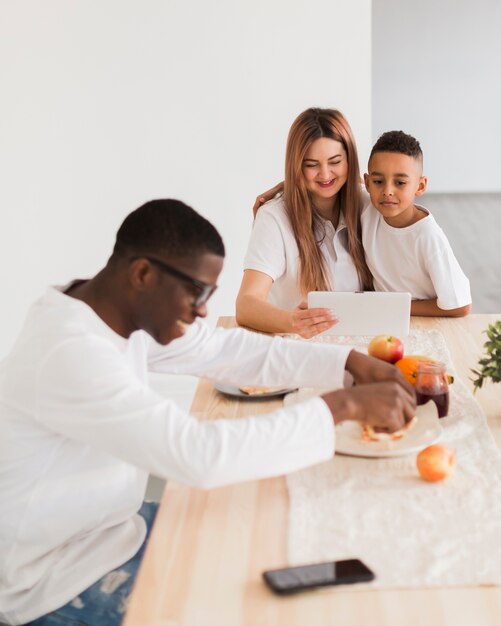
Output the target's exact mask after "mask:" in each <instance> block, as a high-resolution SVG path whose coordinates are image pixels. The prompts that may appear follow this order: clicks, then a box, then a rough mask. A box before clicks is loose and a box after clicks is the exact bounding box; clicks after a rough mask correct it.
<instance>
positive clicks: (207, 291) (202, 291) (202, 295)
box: [131, 256, 217, 307]
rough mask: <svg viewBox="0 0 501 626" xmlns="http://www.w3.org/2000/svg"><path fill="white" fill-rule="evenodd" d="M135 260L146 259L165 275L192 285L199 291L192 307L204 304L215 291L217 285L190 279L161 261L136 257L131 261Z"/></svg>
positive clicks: (148, 257)
mask: <svg viewBox="0 0 501 626" xmlns="http://www.w3.org/2000/svg"><path fill="white" fill-rule="evenodd" d="M135 259H146V260H147V261H149V262H150V263H151V264H152V265H156V266H157V267H158V268H159V269H161V270H162V271H163V272H165V273H166V274H170V275H171V276H174V277H175V278H179V280H183V281H184V282H185V283H189V284H190V285H193V287H196V289H198V291H199V294H198V295H197V296H195V299H194V301H193V305H194V306H195V307H199V306H202V305H203V304H205V303H206V302H207V300H208V299H209V298H210V297H211V296H212V294H213V293H214V292H215V291H216V289H217V285H209V283H204V282H202V281H201V280H197V279H196V278H192V277H191V276H188V274H185V273H184V272H181V271H179V270H177V269H176V268H175V267H171V266H170V265H167V263H164V262H163V261H160V259H156V258H155V257H152V256H136V257H133V258H132V259H131V261H134V260H135Z"/></svg>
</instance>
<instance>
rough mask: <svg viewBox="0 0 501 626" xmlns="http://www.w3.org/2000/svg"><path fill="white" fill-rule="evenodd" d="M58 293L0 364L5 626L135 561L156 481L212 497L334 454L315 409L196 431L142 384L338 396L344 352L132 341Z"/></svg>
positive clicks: (0, 596)
mask: <svg viewBox="0 0 501 626" xmlns="http://www.w3.org/2000/svg"><path fill="white" fill-rule="evenodd" d="M63 290H64V288H62V289H61V290H58V289H55V288H50V289H48V291H47V293H46V295H45V296H44V297H42V298H41V299H40V300H38V301H37V302H36V303H35V304H34V305H33V306H32V308H31V310H30V312H29V315H28V318H27V321H26V323H25V326H24V329H23V331H22V333H21V335H20V337H19V339H18V340H17V342H16V344H15V346H14V348H13V350H12V352H11V354H10V355H9V356H8V357H7V358H6V359H5V360H4V361H2V362H1V363H0V621H4V622H7V623H8V624H24V623H25V622H27V621H30V620H33V619H35V618H37V617H39V616H40V615H43V614H45V613H48V612H50V611H52V610H54V609H56V608H57V607H59V606H62V605H64V604H66V603H67V602H69V601H70V600H71V599H72V598H74V597H75V596H77V595H78V594H79V593H80V592H81V591H82V590H84V589H86V588H87V587H88V586H90V585H91V584H92V583H94V582H95V581H96V580H98V579H99V578H101V577H102V576H103V575H104V574H105V573H107V572H109V571H110V570H112V569H114V568H116V567H118V566H120V565H122V564H123V563H124V562H126V561H127V560H128V559H129V558H131V557H132V556H133V555H134V554H135V553H136V551H137V550H138V548H139V547H140V545H141V544H142V542H143V540H144V536H145V525H144V522H143V520H142V518H141V517H140V516H138V515H137V511H138V510H139V508H140V506H141V503H142V500H143V496H144V492H145V485H146V480H147V476H148V473H150V472H151V473H154V474H156V475H158V476H162V477H165V478H170V479H173V480H177V481H179V482H182V483H187V484H190V485H195V486H199V487H203V488H209V487H213V486H216V485H224V484H226V483H231V482H237V481H243V480H249V479H259V478H262V477H265V476H271V475H280V474H284V473H287V472H292V471H295V470H298V469H300V468H302V467H305V466H307V465H310V464H313V463H318V462H321V461H324V460H326V459H328V458H330V457H332V455H333V453H334V444H335V432H334V426H333V420H332V417H331V415H330V412H329V410H328V409H327V406H326V405H325V403H324V402H323V401H322V400H321V399H320V398H314V399H311V400H309V401H307V402H305V403H303V404H300V405H295V406H292V407H289V408H286V409H285V408H281V409H279V410H276V411H274V412H273V413H270V414H268V415H263V416H257V417H252V418H249V419H245V420H229V419H226V420H214V421H206V422H199V421H198V420H196V419H195V418H193V417H190V416H189V415H187V414H186V413H184V412H183V411H182V410H181V409H179V408H178V407H177V406H176V405H175V404H174V403H173V402H172V401H170V400H169V399H166V398H165V397H163V396H160V395H158V394H157V393H156V392H154V391H153V390H151V389H150V388H149V387H148V383H147V372H148V370H150V371H155V372H165V373H167V372H168V373H179V374H193V375H198V376H206V377H209V378H213V379H216V380H220V381H222V382H226V383H229V384H236V385H242V384H248V385H269V386H280V385H294V386H296V385H305V386H321V387H331V388H335V387H340V386H342V381H343V374H344V366H345V362H346V358H347V355H348V353H349V351H350V348H349V347H340V346H339V347H334V346H327V345H322V344H311V343H307V342H300V341H292V340H284V339H281V338H270V337H265V336H263V335H259V334H257V333H250V332H247V331H244V330H242V329H235V330H229V331H228V330H223V329H210V328H208V327H207V326H206V325H204V324H202V323H195V324H193V325H192V326H191V327H190V329H189V330H188V331H187V333H186V335H185V336H184V337H183V338H181V339H179V340H176V341H174V342H172V343H171V344H169V345H168V346H160V345H158V344H156V343H155V342H154V341H153V340H152V339H151V337H150V336H149V335H147V334H146V333H144V332H142V331H138V332H135V333H133V334H132V335H131V336H130V338H129V339H124V338H123V337H121V336H119V335H117V334H116V333H114V332H113V331H112V330H111V329H110V328H109V327H108V326H107V325H106V324H105V323H104V322H103V321H102V320H101V319H100V318H99V317H98V316H97V315H96V314H95V312H94V311H93V310H92V309H91V308H90V307H88V306H87V305H86V304H85V303H83V302H81V301H80V300H76V299H74V298H71V297H69V296H67V295H65V294H64V293H62V291H63ZM319 363H322V367H321V368H319V367H318V364H319Z"/></svg>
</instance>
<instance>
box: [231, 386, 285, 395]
mask: <svg viewBox="0 0 501 626" xmlns="http://www.w3.org/2000/svg"><path fill="white" fill-rule="evenodd" d="M239 389H240V391H241V392H242V393H246V394H247V395H248V396H262V395H264V394H266V393H278V392H279V391H285V389H286V387H239Z"/></svg>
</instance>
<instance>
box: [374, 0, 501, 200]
mask: <svg viewBox="0 0 501 626" xmlns="http://www.w3.org/2000/svg"><path fill="white" fill-rule="evenodd" d="M372 62H373V72H372V99H373V124H372V131H373V139H376V138H377V137H378V136H379V135H380V134H381V133H382V132H384V131H386V130H392V129H396V130H404V131H406V132H409V133H411V134H412V135H414V136H415V137H417V138H418V139H419V140H420V141H421V144H422V147H423V149H424V156H425V173H426V174H427V175H428V177H429V190H430V191H432V192H468V191H501V149H500V142H501V113H500V112H501V79H500V76H501V1H500V0H475V2H471V0H420V1H419V2H415V1H414V0H374V1H373V57H372ZM365 165H366V164H362V168H363V167H365Z"/></svg>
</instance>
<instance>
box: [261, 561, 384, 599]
mask: <svg viewBox="0 0 501 626" xmlns="http://www.w3.org/2000/svg"><path fill="white" fill-rule="evenodd" d="M263 578H264V581H265V583H266V584H267V585H268V587H270V589H272V590H273V591H274V592H275V593H281V594H285V593H295V592H296V591H305V590H307V589H314V588H315V587H327V586H328V585H349V584H352V583H361V582H370V581H371V580H374V578H375V575H374V572H372V571H371V570H370V569H369V568H368V567H367V565H365V563H362V561H360V560H359V559H347V560H345V561H330V562H329V563H315V564H313V565H300V566H298V567H285V568H284V569H274V570H269V571H267V572H263Z"/></svg>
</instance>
